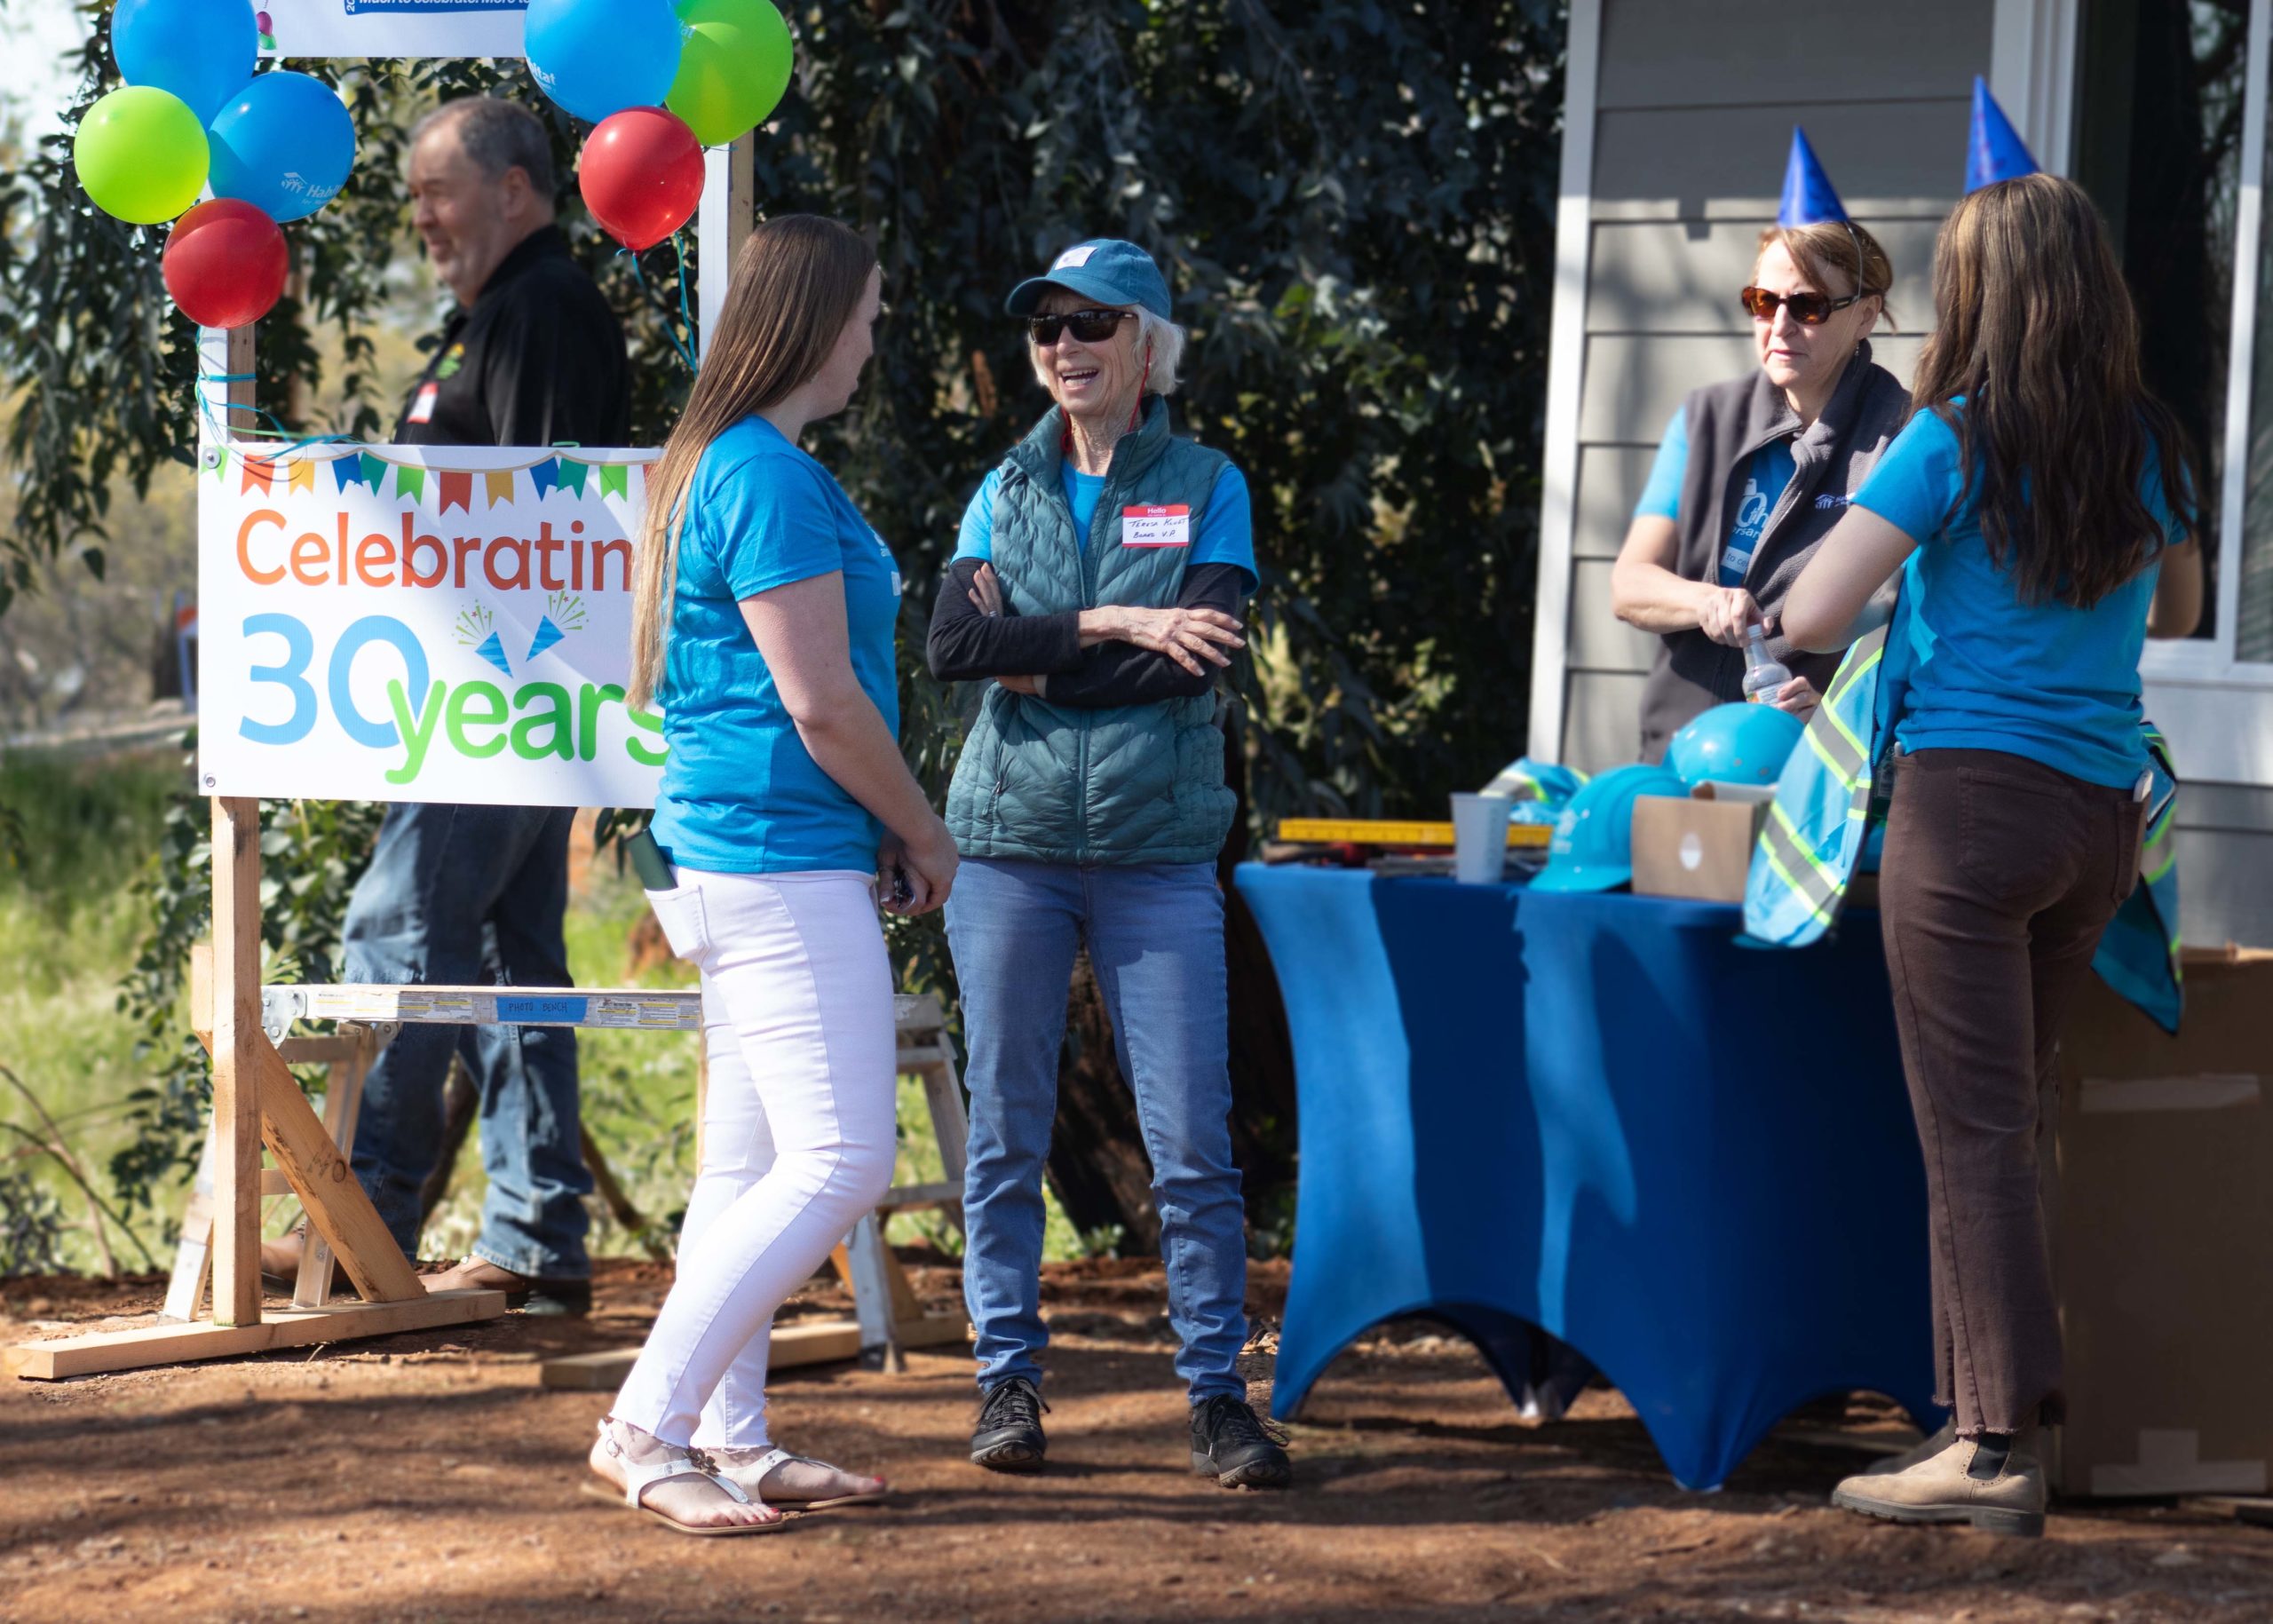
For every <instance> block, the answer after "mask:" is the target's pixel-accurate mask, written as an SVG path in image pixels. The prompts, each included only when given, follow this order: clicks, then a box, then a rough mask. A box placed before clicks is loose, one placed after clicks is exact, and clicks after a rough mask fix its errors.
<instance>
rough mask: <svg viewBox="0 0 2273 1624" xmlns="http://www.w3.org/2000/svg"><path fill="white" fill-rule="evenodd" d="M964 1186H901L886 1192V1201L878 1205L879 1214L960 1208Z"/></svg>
mask: <svg viewBox="0 0 2273 1624" xmlns="http://www.w3.org/2000/svg"><path fill="white" fill-rule="evenodd" d="M961 1205H962V1185H961V1184H901V1185H899V1187H898V1188H896V1189H892V1190H887V1191H885V1192H884V1199H883V1200H881V1201H878V1202H877V1203H876V1210H877V1211H878V1212H914V1211H915V1210H917V1209H918V1208H925V1207H960V1206H961Z"/></svg>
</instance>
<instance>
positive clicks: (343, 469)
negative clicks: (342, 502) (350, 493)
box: [331, 451, 363, 491]
mask: <svg viewBox="0 0 2273 1624" xmlns="http://www.w3.org/2000/svg"><path fill="white" fill-rule="evenodd" d="M362 482H363V459H362V458H361V457H360V456H358V455H357V454H356V453H354V452H352V451H350V452H349V453H348V454H347V455H346V456H336V457H334V458H332V459H331V488H332V489H334V490H336V491H344V490H345V489H346V488H347V487H349V486H351V485H360V484H361V483H362Z"/></svg>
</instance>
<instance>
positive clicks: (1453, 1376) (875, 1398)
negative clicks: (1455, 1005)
mask: <svg viewBox="0 0 2273 1624" xmlns="http://www.w3.org/2000/svg"><path fill="white" fill-rule="evenodd" d="M917 1280H918V1286H919V1289H920V1290H921V1291H922V1292H923V1295H925V1296H926V1297H927V1299H936V1300H937V1301H938V1302H939V1303H941V1304H942V1305H944V1304H945V1303H946V1302H948V1301H951V1300H952V1299H953V1297H954V1291H955V1286H956V1281H955V1276H954V1271H952V1270H951V1269H946V1268H930V1269H923V1270H921V1271H917ZM1283 1282H1284V1273H1283V1268H1280V1267H1271V1266H1264V1267H1259V1268H1258V1270H1257V1271H1256V1279H1255V1294H1254V1295H1255V1301H1254V1303H1253V1307H1254V1309H1255V1311H1256V1313H1257V1315H1258V1324H1260V1325H1263V1327H1265V1330H1264V1332H1263V1335H1261V1336H1260V1337H1259V1338H1258V1343H1257V1347H1256V1350H1255V1353H1254V1355H1253V1356H1252V1357H1253V1360H1254V1363H1255V1376H1256V1389H1257V1396H1258V1398H1260V1397H1261V1396H1262V1393H1263V1390H1264V1389H1265V1387H1266V1386H1267V1382H1268V1379H1269V1370H1270V1357H1269V1350H1270V1345H1271V1339H1270V1335H1269V1331H1268V1327H1269V1326H1270V1325H1271V1323H1272V1320H1271V1316H1272V1315H1273V1314H1274V1313H1275V1312H1276V1310H1277V1306H1278V1303H1279V1296H1280V1294H1281V1290H1282V1287H1283ZM600 1284H601V1292H600V1305H599V1309H598V1312H597V1313H596V1314H595V1316H594V1318H593V1319H591V1320H590V1321H588V1322H583V1323H566V1322H562V1321H558V1320H554V1321H541V1320H530V1319H521V1318H519V1317H514V1318H510V1319H504V1320H500V1321H496V1322H494V1323H490V1324H487V1325H480V1326H474V1327H459V1328H456V1329H453V1330H447V1331H441V1332H434V1333H429V1334H419V1335H403V1336H397V1337H392V1338H389V1339H385V1340H383V1341H378V1342H372V1343H352V1344H340V1345H336V1346H331V1347H326V1348H320V1349H316V1350H313V1351H309V1350H297V1351H287V1352H280V1353H277V1354H274V1355H270V1356H266V1357H263V1358H258V1359H243V1360H236V1361H224V1362H219V1363H213V1364H206V1365H198V1366H189V1367H177V1368H172V1369H166V1370H153V1371H142V1372H137V1373H131V1374H121V1375H114V1376H99V1377H91V1378H84V1379H81V1380H77V1381H73V1382H56V1383H39V1382H12V1383H9V1384H7V1386H6V1387H5V1388H4V1389H0V1620H10V1621H12V1624H13V1621H16V1620H22V1621H25V1624H35V1621H36V1624H47V1621H48V1620H104V1621H105V1624H123V1621H124V1620H140V1619H165V1620H179V1621H181V1624H195V1621H200V1620H272V1619H274V1620H282V1619H308V1620H587V1619H593V1620H597V1619H625V1620H761V1621H763V1620H785V1621H788V1620H802V1621H804V1624H828V1621H830V1620H843V1621H844V1624H854V1621H859V1624H875V1621H885V1620H948V1621H950V1624H953V1621H954V1620H980V1621H983V1620H1002V1619H1010V1620H1061V1619H1064V1620H1076V1619H1080V1620H1089V1619H1096V1620H1184V1619H1189V1618H1208V1619H1232V1620H1237V1619H1284V1620H1346V1619H1400V1620H1401V1619H1411V1620H1438V1619H1444V1620H1451V1619H1459V1620H1547V1619H1555V1620H1642V1619H1652V1620H1733V1619H1809V1620H1858V1621H1860V1620H1868V1621H1869V1624H1909V1621H1913V1620H1916V1621H1923V1620H1984V1621H1985V1620H2108V1621H2110V1624H2113V1621H2116V1620H2126V1621H2128V1620H2136V1621H2140V1624H2147V1621H2155V1624H2159V1621H2161V1620H2201V1619H2221V1620H2267V1619H2273V1529H2264V1528H2256V1527H2251V1526H2248V1525H2244V1524H2239V1523H2237V1522H2235V1521H2233V1520H2232V1519H2231V1518H2230V1517H2227V1516H2225V1515H2222V1514H2221V1513H2219V1512H2218V1511H2217V1510H2215V1509H2211V1508H2206V1507H2200V1506H2195V1505H2190V1504H2189V1505H2179V1506H2168V1505H2138V1506H2126V1507H2124V1508H2120V1509H2071V1510H2069V1511H2067V1512H2065V1513H2064V1514H2062V1515H2059V1516H2056V1517H2055V1519H2054V1522H2053V1525H2052V1531H2051V1533H2050V1535H2049V1536H2048V1537H2047V1538H2046V1539H2044V1540H2041V1541H2000V1540H1996V1539H1992V1538H1990V1537H1988V1536H1985V1535H1977V1534H1973V1533H1962V1532H1952V1531H1942V1530H1909V1529H1899V1528H1894V1527H1889V1526H1885V1525H1877V1524H1873V1523H1868V1522H1865V1521H1862V1520H1860V1519H1857V1518H1855V1517H1849V1516H1846V1515H1844V1514H1842V1513H1839V1512H1834V1511H1832V1510H1829V1509H1826V1508H1825V1506H1824V1503H1823V1497H1824V1494H1825V1493H1826V1490H1827V1489H1828V1488H1829V1487H1830V1486H1831V1485H1832V1483H1833V1481H1834V1480H1835V1479H1836V1478H1837V1477H1839V1476H1841V1474H1842V1473H1843V1472H1845V1471H1849V1470H1855V1469H1857V1467H1858V1466H1860V1465H1861V1464H1863V1463H1865V1462H1866V1461H1867V1460H1868V1459H1869V1458H1870V1456H1869V1454H1868V1453H1867V1450H1866V1448H1865V1446H1864V1443H1863V1440H1867V1439H1871V1438H1876V1439H1879V1440H1881V1441H1883V1440H1885V1439H1887V1438H1891V1437H1894V1436H1896V1435H1897V1433H1898V1431H1899V1428H1900V1423H1899V1422H1898V1420H1897V1418H1896V1417H1895V1416H1894V1415H1893V1414H1892V1413H1891V1412H1890V1411H1889V1410H1888V1409H1887V1408H1885V1407H1884V1406H1880V1405H1878V1404H1876V1403H1874V1402H1873V1401H1867V1400H1863V1399H1857V1400H1855V1401H1853V1402H1852V1403H1851V1404H1850V1405H1849V1406H1848V1409H1847V1411H1846V1413H1845V1415H1844V1417H1843V1419H1842V1418H1841V1416H1839V1415H1837V1414H1829V1415H1826V1414H1814V1415H1810V1416H1809V1417H1807V1418H1805V1420H1804V1421H1803V1422H1802V1421H1795V1422H1792V1423H1789V1424H1787V1426H1786V1429H1785V1430H1784V1431H1783V1432H1782V1433H1779V1435H1778V1437H1777V1438H1773V1439H1771V1440H1770V1442H1769V1443H1768V1444H1767V1445H1765V1446H1762V1448H1761V1449H1760V1450H1759V1451H1758V1452H1757V1453H1756V1454H1754V1456H1753V1458H1752V1459H1751V1460H1750V1461H1748V1462H1746V1464H1745V1465H1744V1466H1743V1467H1742V1468H1741V1469H1740V1470H1738V1473H1737V1475H1736V1477H1735V1478H1734V1480H1733V1481H1732V1482H1731V1483H1730V1485H1729V1486H1728V1487H1727V1488H1726V1490H1724V1491H1723V1492H1722V1493H1717V1494H1710V1495H1706V1494H1692V1493H1684V1492H1683V1491H1682V1490H1680V1489H1678V1488H1676V1487H1675V1486H1674V1485H1673V1484H1672V1483H1671V1481H1670V1480H1669V1479H1668V1478H1667V1477H1666V1475H1665V1472H1664V1470H1663V1469H1662V1467H1661V1466H1660V1465H1659V1462H1658V1460H1657V1457H1656V1454H1655V1453H1654V1452H1653V1451H1652V1449H1651V1446H1650V1443H1649V1440H1648V1438H1647V1437H1646V1436H1645V1435H1644V1434H1643V1431H1642V1429H1641V1427H1640V1426H1639V1425H1638V1424H1637V1423H1636V1422H1635V1419H1634V1417H1633V1414H1632V1412H1631V1411H1630V1410H1628V1408H1627V1407H1626V1406H1625V1405H1624V1403H1623V1402H1622V1401H1620V1398H1618V1397H1617V1395H1616V1394H1614V1393H1612V1392H1609V1391H1607V1390H1595V1391H1591V1392H1589V1393H1588V1394H1586V1395H1585V1396H1584V1397H1583V1398H1582V1399H1581V1400H1580V1404H1579V1406H1577V1409H1576V1411H1575V1413H1574V1414H1572V1416H1570V1417H1569V1418H1567V1419H1565V1420H1564V1421H1561V1422H1555V1423H1552V1424H1533V1423H1530V1422H1524V1421H1522V1420H1521V1419H1519V1418H1518V1417H1517V1414H1516V1413H1515V1411H1514V1409H1513V1407H1512V1406H1510V1405H1509V1401H1508V1399H1507V1398H1506V1396H1505V1394H1504V1393H1502V1392H1501V1390H1500V1388H1499V1387H1498V1385H1497V1384H1496V1383H1495V1382H1493V1380H1492V1378H1491V1377H1490V1376H1489V1375H1488V1374H1486V1372H1485V1368H1484V1367H1483V1365H1482V1363H1481V1362H1480V1360H1478V1359H1477V1357H1476V1355H1475V1354H1474V1353H1473V1352H1472V1351H1470V1350H1469V1348H1468V1347H1467V1346H1466V1344H1465V1343H1461V1342H1458V1341H1457V1340H1448V1339H1445V1338H1444V1337H1441V1336H1438V1335H1432V1334H1430V1332H1429V1331H1428V1329H1427V1328H1426V1327H1389V1328H1387V1329H1385V1330H1384V1331H1382V1333H1381V1334H1379V1335H1376V1336H1374V1337H1373V1338H1372V1339H1370V1340H1368V1341H1367V1342H1366V1343H1363V1344H1362V1345H1360V1346H1359V1347H1358V1348H1356V1349H1353V1350H1352V1351H1350V1352H1349V1353H1348V1354H1346V1355H1345V1356H1344V1357H1343V1359H1342V1361H1341V1362H1340V1363H1339V1364H1337V1365H1336V1366H1335V1367H1334V1369H1333V1370H1332V1371H1331V1372H1330V1373H1329V1374H1327V1377H1326V1378H1325V1379H1324V1380H1323V1381H1322V1382H1320V1383H1319V1387H1318V1388H1317V1390H1316V1391H1315V1393H1314V1396H1313V1398H1312V1399H1311V1406H1310V1408H1309V1411H1308V1413H1307V1414H1305V1416H1304V1418H1303V1424H1302V1425H1300V1426H1297V1427H1296V1428H1295V1429H1294V1441H1293V1448H1294V1451H1295V1462H1296V1467H1297V1471H1298V1473H1299V1477H1298V1480H1297V1486H1296V1487H1295V1489H1294V1490H1293V1491H1292V1492H1290V1493H1283V1494H1265V1493H1226V1492H1224V1491H1223V1490H1220V1489H1218V1488H1216V1486H1215V1485H1213V1484H1212V1483H1211V1482H1208V1481H1206V1480H1204V1479H1200V1478H1197V1477H1192V1475H1191V1473H1190V1472H1189V1471H1188V1470H1186V1461H1185V1454H1184V1430H1183V1419H1184V1418H1183V1414H1182V1409H1183V1406H1182V1404H1181V1402H1180V1399H1179V1397H1178V1394H1177V1391H1176V1382H1175V1380H1174V1377H1173V1374H1172V1373H1171V1370H1170V1367H1169V1359H1170V1351H1171V1344H1170V1342H1169V1338H1168V1327H1167V1322H1166V1319H1165V1318H1164V1317H1163V1315H1162V1313H1161V1311H1160V1307H1161V1282H1160V1271H1159V1268H1158V1266H1157V1265H1143V1264H1077V1265H1066V1266H1062V1267H1061V1266H1053V1268H1052V1270H1051V1274H1050V1279H1049V1294H1048V1295H1049V1311H1050V1314H1051V1317H1052V1320H1053V1325H1054V1334H1055V1337H1056V1342H1055V1346H1054V1348H1053V1351H1052V1357H1051V1364H1050V1375H1049V1389H1048V1390H1049V1399H1050V1402H1051V1404H1052V1406H1054V1409H1053V1412H1052V1414H1050V1416H1049V1428H1050V1457H1049V1470H1048V1471H1047V1472H1046V1473H1044V1474H1043V1475H1041V1476H1039V1477H1031V1478H1018V1477H996V1476H992V1475H989V1474H986V1473H982V1472H979V1471H978V1470H974V1469H973V1468H971V1467H970V1466H969V1465H968V1464H966V1463H965V1462H964V1460H963V1458H962V1452H963V1442H964V1439H965V1438H966V1436H967V1434H968V1429H969V1425H970V1415H971V1406H972V1393H971V1387H970V1369H969V1365H968V1362H967V1359H965V1358H964V1357H962V1356H961V1355H960V1354H956V1355H952V1356H951V1355H947V1354H918V1355H916V1356H915V1358H914V1360H913V1368H912V1370H911V1373H910V1374H907V1375H905V1376H900V1377H886V1376H883V1375H881V1374H868V1373H865V1372H862V1371H859V1370H857V1369H853V1368H851V1367H843V1366H838V1367H819V1368H814V1369H808V1370H803V1371H793V1372H786V1373H784V1374H782V1375H781V1377H780V1380H779V1381H778V1382H777V1385H776V1388H775V1400H774V1415H775V1430H776V1432H777V1434H778V1436H780V1438H782V1439H783V1440H784V1441H785V1442H787V1443H788V1445H789V1446H792V1447H794V1448H796V1449H798V1450H800V1451H802V1452H804V1453H807V1454H817V1455H821V1456H824V1457H827V1458H829V1459H832V1460H836V1461H838V1462H843V1463H844V1464H846V1465H851V1466H857V1467H859V1468H862V1469H875V1470H883V1471H885V1472H887V1473H888V1474H889V1475H890V1476H891V1478H892V1480H893V1483H894V1485H895V1486H896V1487H897V1488H898V1489H899V1492H900V1497H899V1500H898V1501H897V1502H896V1503H895V1504H893V1505H891V1506H889V1507H884V1508H877V1509H866V1510H846V1511H836V1512H829V1513H821V1514H818V1515H814V1516H811V1517H803V1518H800V1519H798V1520H797V1522H796V1525H795V1526H794V1527H792V1528H790V1529H789V1530H788V1531H787V1532H785V1533H781V1534H778V1535H773V1536H768V1537H761V1538H757V1539H744V1540H732V1541H698V1540H689V1539H684V1538H680V1537H677V1536H674V1535H672V1534H670V1533H666V1532H664V1531H662V1530H661V1529H659V1528H656V1527H654V1526H653V1525H651V1524H648V1523H646V1522H644V1521H642V1520H640V1519H637V1518H634V1517H630V1516H629V1515H628V1514H626V1513H625V1512H624V1511H623V1510H622V1509H621V1508H611V1507H609V1506H606V1505H604V1504H602V1503H600V1502H598V1501H595V1500H592V1499H589V1498H586V1497H585V1496H583V1495H582V1494H581V1493H579V1492H578V1491H579V1489H580V1486H581V1485H582V1483H583V1482H584V1481H585V1476H584V1473H583V1470H582V1464H581V1461H582V1454H583V1451H584V1448H585V1446H586V1445H587V1444H588V1443H589V1441H590V1437H591V1433H592V1425H593V1422H594V1421H595V1419H596V1418H597V1417H598V1415H599V1414H601V1413H602V1411H603V1410H605V1408H606V1404H607V1396H606V1395H605V1394H599V1393H579V1392H553V1391H547V1390H543V1389H542V1388H541V1387H540V1386H539V1385H538V1379H537V1365H538V1361H539V1359H541V1358H543V1356H545V1355H547V1354H550V1353H554V1352H562V1351H590V1350H592V1349H598V1348H606V1347H611V1346H615V1345H620V1344H622V1343H631V1342H635V1341H637V1340H638V1336H639V1335H640V1334H641V1333H642V1331H643V1330H644V1328H645V1324H646V1322H647V1319H648V1317H649V1315H650V1314H651V1313H652V1311H653V1307H654V1305H655V1303H657V1302H658V1301H659V1300H660V1297H661V1291H662V1288H663V1285H664V1277H663V1274H662V1272H661V1270H659V1269H658V1268H656V1267H654V1266H652V1265H641V1264H614V1265H610V1266H608V1267H607V1269H606V1271H605V1273H604V1275H603V1279H602V1280H601V1283H600ZM160 1295H161V1285H160V1283H159V1282H157V1281H155V1280H148V1281H140V1282H134V1283H131V1284H129V1285H127V1286H123V1287H118V1286H102V1287H96V1286H89V1285H86V1284H83V1283H80V1282H67V1281H43V1280H18V1281H13V1282H7V1283H4V1284H0V1340H19V1339H20V1338H22V1337H23V1336H26V1335H42V1334H49V1335H53V1334H59V1333H60V1332H62V1331H63V1330H64V1329H66V1328H67V1327H68V1328H73V1329H76V1328H85V1327H88V1326H89V1325H90V1324H91V1322H93V1321H96V1320H98V1319H100V1318H101V1317H102V1316H104V1315H106V1314H112V1315H116V1314H122V1313H139V1312H148V1311H151V1310H153V1309H154V1308H155V1306H156V1304H157V1302H158V1300H159V1297H160ZM807 1295H808V1297H809V1298H810V1301H801V1302H800V1303H799V1304H797V1305H796V1306H797V1310H798V1311H806V1312H812V1311H842V1310H843V1308H844V1306H845V1304H844V1303H843V1301H842V1300H841V1299H836V1300H834V1301H832V1295H831V1294H830V1293H829V1292H827V1291H824V1290H822V1289H820V1288H819V1287H815V1288H813V1289H812V1291H811V1292H810V1293H809V1294H807ZM1841 1430H1843V1431H1844V1432H1845V1434H1846V1435H1847V1436H1848V1438H1849V1439H1851V1440H1855V1441H1850V1442H1846V1443H1842V1442H1841V1441H1840V1440H1839V1438H1838V1437H1837V1436H1836V1434H1837V1433H1838V1432H1840V1431H1841Z"/></svg>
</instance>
